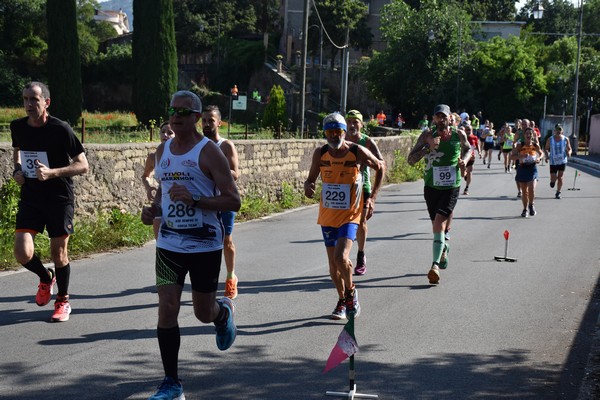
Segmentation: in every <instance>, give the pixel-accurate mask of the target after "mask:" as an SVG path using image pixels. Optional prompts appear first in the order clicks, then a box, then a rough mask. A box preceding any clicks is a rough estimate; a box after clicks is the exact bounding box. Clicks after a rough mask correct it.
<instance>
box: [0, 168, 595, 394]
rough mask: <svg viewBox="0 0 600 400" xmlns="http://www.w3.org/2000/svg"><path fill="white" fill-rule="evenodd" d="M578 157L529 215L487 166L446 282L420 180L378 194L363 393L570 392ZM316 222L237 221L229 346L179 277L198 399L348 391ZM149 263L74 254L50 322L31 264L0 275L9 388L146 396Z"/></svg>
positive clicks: (577, 295)
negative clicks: (65, 305) (433, 273)
mask: <svg viewBox="0 0 600 400" xmlns="http://www.w3.org/2000/svg"><path fill="white" fill-rule="evenodd" d="M577 168H579V169H580V170H581V175H580V176H578V177H577V181H576V183H574V182H573V180H574V179H573V178H574V174H575V168H573V167H569V168H568V170H567V173H566V182H565V188H564V190H563V199H562V200H555V199H554V191H553V190H552V189H550V188H549V187H548V181H549V178H548V176H549V174H548V169H547V167H540V180H539V183H538V189H537V191H538V197H537V200H536V207H537V210H538V215H536V216H535V217H533V218H527V219H525V218H521V217H520V213H521V209H522V208H521V203H520V200H518V199H517V198H516V187H515V183H514V181H513V178H514V174H505V173H504V171H503V168H502V166H500V165H499V164H498V163H497V162H496V161H495V160H494V163H493V164H492V168H491V169H487V168H484V166H483V165H482V164H481V161H480V160H478V161H477V164H476V170H475V173H474V178H473V182H472V184H471V188H470V193H471V195H470V196H461V198H460V200H459V203H458V206H457V208H456V210H455V219H454V222H453V224H452V238H451V253H450V264H449V268H448V269H447V270H446V271H442V279H441V284H440V285H439V286H437V287H434V286H430V285H429V284H428V281H427V277H426V274H427V272H428V269H429V266H430V264H431V262H430V260H431V238H432V234H431V224H430V222H429V220H428V217H427V213H426V210H425V204H424V201H423V196H422V191H423V184H422V182H414V183H405V184H401V185H391V186H388V187H386V188H385V189H384V190H383V191H382V193H381V195H380V196H379V198H378V202H377V205H376V214H375V215H374V217H373V218H372V220H371V221H370V224H369V228H370V231H369V240H368V243H367V249H366V250H367V251H366V254H367V265H368V271H367V274H366V275H365V276H363V277H357V278H356V282H357V287H358V290H359V295H360V301H361V305H362V314H361V316H360V318H359V319H357V321H356V337H357V340H358V343H359V346H360V351H359V353H358V354H357V355H356V359H355V364H356V383H357V388H358V391H359V392H361V393H367V394H377V395H379V398H380V399H506V398H511V399H574V398H576V397H577V395H578V393H579V391H580V386H581V382H582V378H583V375H584V369H585V364H586V362H587V360H588V355H589V352H590V348H591V338H592V335H593V332H594V325H595V323H596V321H597V319H598V314H599V312H600V307H599V306H598V303H599V302H598V301H594V290H595V289H596V286H597V284H598V278H599V268H598V266H599V260H600V246H598V243H599V241H598V237H600V212H599V211H600V206H599V205H600V202H599V199H600V184H599V176H600V175H599V174H598V172H594V171H592V170H589V169H587V168H586V167H584V166H579V167H577ZM567 187H569V188H570V187H575V188H579V189H580V190H577V191H576V190H567ZM316 217H317V208H316V207H308V208H304V209H300V210H295V211H293V212H288V213H284V214H280V215H276V216H273V217H270V218H267V219H263V220H258V221H253V222H248V223H242V224H238V225H236V228H235V231H234V239H235V243H236V246H237V250H238V267H237V269H238V275H239V277H240V286H239V289H240V295H239V297H238V299H237V300H236V306H237V315H236V322H237V325H238V329H239V334H238V338H237V340H236V342H235V344H234V346H233V347H232V348H231V349H230V350H228V351H226V352H221V351H219V350H218V349H217V348H216V345H215V339H214V328H213V327H212V326H211V325H202V324H200V323H199V322H198V321H196V320H195V318H194V317H193V313H192V308H191V303H190V301H191V295H190V289H189V286H186V289H185V291H184V295H183V301H184V306H183V307H182V310H181V313H180V319H179V323H180V327H181V332H182V345H181V352H180V370H179V372H180V377H181V378H182V379H183V384H184V389H185V393H186V396H187V399H211V400H219V399H228V400H229V399H322V398H333V397H325V392H326V391H328V390H332V391H347V390H348V362H345V363H343V364H342V365H340V366H338V367H337V368H336V369H334V370H332V371H330V372H329V373H327V374H325V375H323V374H322V373H321V371H322V370H323V368H324V366H325V361H326V359H327V357H328V355H329V352H330V350H331V348H332V347H333V346H334V344H335V342H336V339H337V336H338V334H339V333H340V331H341V330H342V327H343V322H340V321H332V320H330V319H329V318H328V315H329V313H330V312H331V311H332V310H333V307H334V306H335V303H336V300H337V295H336V293H335V291H334V289H333V286H332V284H331V282H330V279H329V276H328V274H327V264H326V255H325V250H324V248H323V244H322V238H321V234H320V229H319V227H318V225H316ZM505 230H508V231H509V232H510V242H509V248H508V255H509V256H510V257H515V258H517V262H515V263H503V262H496V261H494V256H502V255H504V250H505V241H504V238H503V232H504V231H505ZM352 254H353V259H354V258H355V257H354V254H355V249H353V252H352ZM153 262H154V243H150V244H148V245H146V246H145V247H143V248H140V249H134V250H129V251H125V252H118V253H111V254H102V255H97V256H94V257H91V258H88V259H83V260H77V261H73V262H72V267H73V270H72V274H71V302H72V306H73V313H72V314H71V320H70V321H69V322H66V323H50V322H48V321H49V318H50V315H51V304H52V303H51V304H50V305H48V306H46V307H43V308H40V307H37V306H36V305H35V302H34V293H35V289H36V285H37V283H36V282H35V279H34V277H33V276H32V275H31V274H30V273H27V272H25V273H21V272H17V273H3V274H0V288H1V291H0V335H1V336H0V337H1V340H0V357H1V359H0V374H1V376H2V379H1V380H0V399H47V400H51V399H61V400H65V399H146V398H147V397H148V396H150V395H151V394H152V393H153V392H154V391H155V387H156V385H157V384H158V383H159V382H160V380H161V378H162V375H163V372H162V366H161V363H160V358H159V352H158V345H157V341H156V333H155V326H156V313H157V311H156V303H157V297H156V294H155V293H153V292H152V285H153V277H154V272H153ZM223 270H224V266H223ZM222 277H224V271H222ZM222 286H223V284H222V283H221V289H222ZM596 300H597V299H596Z"/></svg>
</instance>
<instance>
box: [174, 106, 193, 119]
mask: <svg viewBox="0 0 600 400" xmlns="http://www.w3.org/2000/svg"><path fill="white" fill-rule="evenodd" d="M168 112H169V116H170V117H172V116H173V115H175V114H177V115H179V116H181V117H187V116H188V115H190V114H193V113H199V112H200V110H192V109H191V108H185V107H169V110H168Z"/></svg>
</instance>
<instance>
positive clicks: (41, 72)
mask: <svg viewBox="0 0 600 400" xmlns="http://www.w3.org/2000/svg"><path fill="white" fill-rule="evenodd" d="M45 19H46V1H45V0H0V52H2V55H1V57H2V63H1V64H2V71H0V87H2V88H9V87H13V84H12V83H11V82H10V80H11V79H9V76H17V77H19V78H20V79H22V80H23V81H28V80H31V79H32V78H33V77H35V79H36V80H45V79H46V54H47V49H48V46H47V45H46V24H45ZM22 89H23V88H22V87H21V88H20V89H19V90H18V92H17V93H14V92H13V91H12V90H11V91H9V92H4V91H3V90H2V91H0V98H1V99H2V102H3V103H5V102H8V103H9V104H10V103H15V104H21V101H20V98H21V90H22ZM15 94H16V95H17V96H18V97H16V98H15Z"/></svg>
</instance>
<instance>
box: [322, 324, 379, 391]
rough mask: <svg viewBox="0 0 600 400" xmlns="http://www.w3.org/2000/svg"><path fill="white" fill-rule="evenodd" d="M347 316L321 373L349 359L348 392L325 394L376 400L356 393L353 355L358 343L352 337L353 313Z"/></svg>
mask: <svg viewBox="0 0 600 400" xmlns="http://www.w3.org/2000/svg"><path fill="white" fill-rule="evenodd" d="M347 315H348V322H347V323H346V325H344V329H343V330H342V333H340V335H339V336H338V340H337V343H336V344H335V346H334V347H333V349H332V350H331V353H330V354H329V358H328V359H327V365H325V369H324V370H323V373H326V372H327V371H329V370H330V369H333V368H335V367H337V366H338V365H340V364H341V363H342V361H344V360H345V359H346V358H348V357H350V365H349V378H350V380H349V383H350V391H348V392H334V391H327V392H326V393H325V395H326V396H336V397H344V398H346V399H351V400H354V399H378V398H379V396H377V395H376V394H364V393H358V392H357V391H356V383H354V378H355V374H354V354H355V353H357V352H358V343H357V342H356V337H355V336H354V312H350V313H348V314H347Z"/></svg>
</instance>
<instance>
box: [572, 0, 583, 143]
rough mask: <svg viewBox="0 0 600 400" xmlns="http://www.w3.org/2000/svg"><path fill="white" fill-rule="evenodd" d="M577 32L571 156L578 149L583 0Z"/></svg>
mask: <svg viewBox="0 0 600 400" xmlns="http://www.w3.org/2000/svg"><path fill="white" fill-rule="evenodd" d="M579 8H580V10H579V31H578V33H577V61H576V63H575V95H574V96H573V131H572V132H571V138H570V139H571V148H572V149H573V155H577V148H578V147H579V134H578V132H577V92H578V91H579V60H580V58H581V36H583V35H582V30H583V0H581V1H580V2H579Z"/></svg>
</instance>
